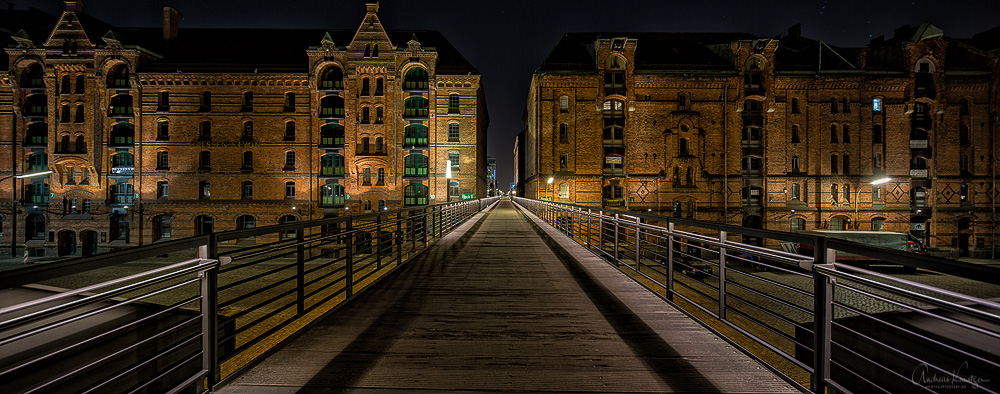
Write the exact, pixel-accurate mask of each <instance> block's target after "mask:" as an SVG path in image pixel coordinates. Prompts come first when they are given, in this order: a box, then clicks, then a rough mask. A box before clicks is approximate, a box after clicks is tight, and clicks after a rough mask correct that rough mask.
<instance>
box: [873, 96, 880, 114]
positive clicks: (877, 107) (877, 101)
mask: <svg viewBox="0 0 1000 394" xmlns="http://www.w3.org/2000/svg"><path fill="white" fill-rule="evenodd" d="M872 111H874V112H882V99H880V98H876V99H874V100H872Z"/></svg>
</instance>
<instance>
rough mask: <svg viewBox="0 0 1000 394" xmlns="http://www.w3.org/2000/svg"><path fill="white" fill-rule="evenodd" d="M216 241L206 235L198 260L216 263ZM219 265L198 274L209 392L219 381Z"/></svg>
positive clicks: (202, 336)
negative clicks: (214, 261) (206, 241)
mask: <svg viewBox="0 0 1000 394" xmlns="http://www.w3.org/2000/svg"><path fill="white" fill-rule="evenodd" d="M218 250H219V248H218V239H217V238H216V237H215V234H209V235H208V245H207V246H206V247H205V248H204V251H199V256H198V257H199V258H202V259H215V260H216V261H218V258H219V252H218ZM202 252H203V253H202ZM219 265H220V264H219V263H218V262H217V263H216V265H215V267H213V268H211V269H208V270H205V271H202V272H200V273H199V276H200V277H201V280H200V282H201V283H200V284H201V351H202V353H201V366H202V369H204V370H205V380H206V387H205V388H206V389H208V390H209V391H211V390H212V388H213V387H214V386H215V385H216V384H218V383H219V380H221V376H220V375H221V373H220V369H219V356H218V349H219V343H218V342H219V339H218V337H219V321H218V318H219Z"/></svg>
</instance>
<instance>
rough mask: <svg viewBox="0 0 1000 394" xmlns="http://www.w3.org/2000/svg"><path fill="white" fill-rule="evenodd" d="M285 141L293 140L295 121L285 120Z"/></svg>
mask: <svg viewBox="0 0 1000 394" xmlns="http://www.w3.org/2000/svg"><path fill="white" fill-rule="evenodd" d="M285 141H295V122H294V121H291V120H289V121H287V122H285Z"/></svg>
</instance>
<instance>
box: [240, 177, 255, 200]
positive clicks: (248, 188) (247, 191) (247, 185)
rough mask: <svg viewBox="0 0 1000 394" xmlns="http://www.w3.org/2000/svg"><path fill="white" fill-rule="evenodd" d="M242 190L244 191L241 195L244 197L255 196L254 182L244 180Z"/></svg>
mask: <svg viewBox="0 0 1000 394" xmlns="http://www.w3.org/2000/svg"><path fill="white" fill-rule="evenodd" d="M242 190H243V192H242V193H241V194H240V197H242V198H244V199H247V198H253V182H250V181H244V182H243V189H242Z"/></svg>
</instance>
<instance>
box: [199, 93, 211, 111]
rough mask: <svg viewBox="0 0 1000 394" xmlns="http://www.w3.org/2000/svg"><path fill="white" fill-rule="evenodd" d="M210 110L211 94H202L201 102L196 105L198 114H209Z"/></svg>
mask: <svg viewBox="0 0 1000 394" xmlns="http://www.w3.org/2000/svg"><path fill="white" fill-rule="evenodd" d="M211 110H212V92H202V93H201V102H200V103H198V111H199V112H209V111H211Z"/></svg>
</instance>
